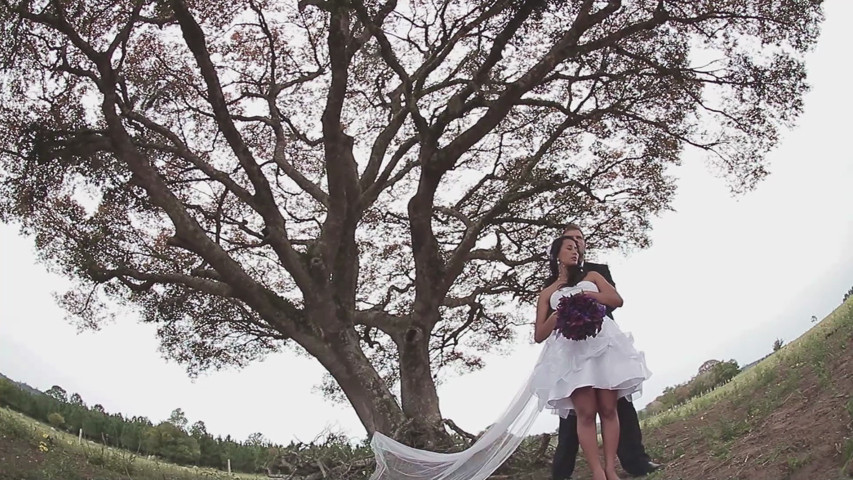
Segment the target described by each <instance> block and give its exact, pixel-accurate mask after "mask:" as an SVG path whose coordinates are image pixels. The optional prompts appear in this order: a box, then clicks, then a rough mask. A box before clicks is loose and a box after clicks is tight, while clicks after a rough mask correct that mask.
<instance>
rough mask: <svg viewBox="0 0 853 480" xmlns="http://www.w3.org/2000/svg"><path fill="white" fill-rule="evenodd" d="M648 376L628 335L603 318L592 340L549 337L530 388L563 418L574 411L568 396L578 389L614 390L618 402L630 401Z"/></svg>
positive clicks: (606, 318) (557, 335) (639, 390)
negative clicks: (597, 332) (622, 398)
mask: <svg viewBox="0 0 853 480" xmlns="http://www.w3.org/2000/svg"><path fill="white" fill-rule="evenodd" d="M651 375H652V373H651V372H650V371H649V369H648V368H646V359H645V356H644V355H643V352H639V351H637V349H636V348H634V338H633V337H632V336H631V334H629V333H625V332H622V330H621V329H620V328H619V326H618V325H616V322H614V321H613V320H612V319H611V318H609V317H605V319H604V322H603V323H602V326H601V332H599V334H598V335H596V336H595V337H593V338H588V339H586V340H569V339H567V338H565V337H563V336H562V335H560V334H559V333H557V332H554V333H553V334H552V335H551V336H550V337H548V339H547V340H545V347H544V348H543V351H542V354H541V355H540V357H539V362H538V363H537V364H536V366H535V367H534V370H533V376H532V379H531V387H532V389H533V393H534V395H536V397H537V398H538V399H539V402H540V404H543V405H542V407H543V408H550V409H551V410H552V411H553V412H554V413H556V414H558V415H560V416H561V417H566V416H568V415H569V412H570V410H572V409H573V408H574V405H573V404H572V399H571V397H570V396H571V394H572V392H574V391H575V390H576V389H578V388H582V387H593V388H600V389H605V390H616V391H618V392H619V393H618V395H619V397H620V398H621V397H629V399H632V398H633V397H634V394H637V395H636V396H637V397H639V395H640V394H642V387H643V381H645V380H646V379H648V378H649V377H651Z"/></svg>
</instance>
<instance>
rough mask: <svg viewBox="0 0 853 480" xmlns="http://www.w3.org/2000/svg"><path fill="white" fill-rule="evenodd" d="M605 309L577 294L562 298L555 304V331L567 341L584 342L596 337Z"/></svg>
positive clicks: (590, 299) (591, 299)
mask: <svg viewBox="0 0 853 480" xmlns="http://www.w3.org/2000/svg"><path fill="white" fill-rule="evenodd" d="M606 314H607V308H606V307H605V306H604V305H602V304H600V303H598V302H596V301H595V300H594V299H593V298H592V297H590V296H588V295H584V294H582V293H581V294H577V295H572V296H568V297H563V298H561V299H560V302H559V303H558V304H557V325H556V327H554V330H557V331H558V332H560V334H562V335H563V336H564V337H566V338H568V339H569V340H584V339H587V338H590V337H594V336H596V335H598V332H600V331H601V324H602V323H603V322H604V315H606Z"/></svg>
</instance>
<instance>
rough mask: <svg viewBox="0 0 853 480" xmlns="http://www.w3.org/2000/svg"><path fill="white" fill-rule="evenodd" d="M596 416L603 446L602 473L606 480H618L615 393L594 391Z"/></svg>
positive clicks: (617, 434)
mask: <svg viewBox="0 0 853 480" xmlns="http://www.w3.org/2000/svg"><path fill="white" fill-rule="evenodd" d="M595 399H596V403H597V405H598V416H599V417H600V418H601V437H602V443H603V444H604V473H605V474H606V475H607V480H619V476H618V475H617V474H616V448H617V447H618V445H619V415H617V414H616V400H617V392H616V391H615V390H598V389H596V390H595Z"/></svg>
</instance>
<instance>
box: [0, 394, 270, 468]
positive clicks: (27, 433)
mask: <svg viewBox="0 0 853 480" xmlns="http://www.w3.org/2000/svg"><path fill="white" fill-rule="evenodd" d="M262 478H266V476H260V475H246V474H238V475H228V474H226V473H223V472H220V471H217V470H209V469H197V468H187V467H180V466H177V465H171V464H168V463H165V462H159V461H157V460H149V459H147V458H145V457H139V456H137V455H134V454H133V453H131V452H127V451H124V450H117V449H112V448H109V447H105V446H103V445H99V444H96V443H93V442H90V441H87V440H83V442H82V443H78V441H77V437H75V436H73V435H69V434H67V433H65V432H60V431H56V430H54V429H52V428H51V427H49V426H47V425H44V424H42V423H39V422H37V421H35V420H33V419H31V418H29V417H26V416H24V415H22V414H20V413H17V412H13V411H11V410H9V409H6V408H0V480H107V479H109V480H118V479H128V480H131V479H132V480H202V479H204V480H220V479H221V480H226V479H228V480H259V479H262Z"/></svg>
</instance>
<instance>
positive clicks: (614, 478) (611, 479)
mask: <svg viewBox="0 0 853 480" xmlns="http://www.w3.org/2000/svg"><path fill="white" fill-rule="evenodd" d="M604 475H605V477H604V478H605V480H619V475H617V474H616V469H615V468H606V469H604Z"/></svg>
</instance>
